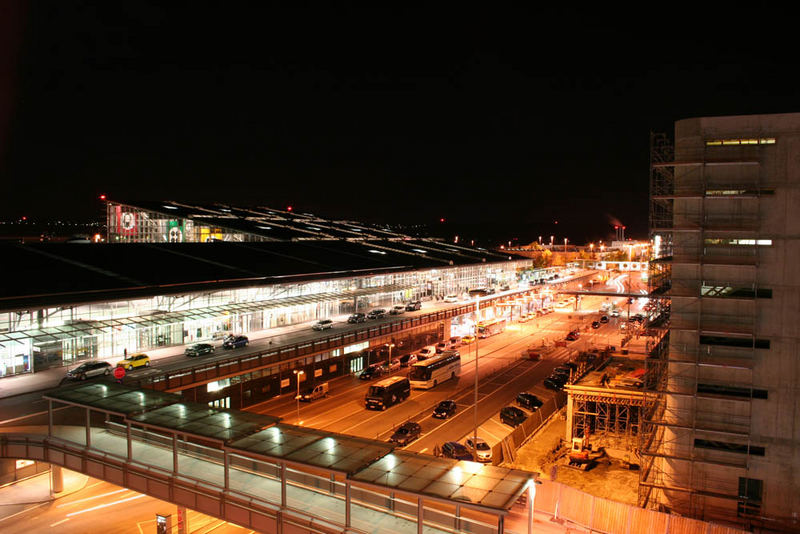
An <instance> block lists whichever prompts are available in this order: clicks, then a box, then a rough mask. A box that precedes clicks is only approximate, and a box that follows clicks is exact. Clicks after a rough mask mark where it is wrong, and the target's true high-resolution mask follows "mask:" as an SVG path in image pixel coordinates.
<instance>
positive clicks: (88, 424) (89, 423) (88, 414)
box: [86, 408, 92, 447]
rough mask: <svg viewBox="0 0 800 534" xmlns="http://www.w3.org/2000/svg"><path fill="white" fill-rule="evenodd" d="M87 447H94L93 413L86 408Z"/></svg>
mask: <svg viewBox="0 0 800 534" xmlns="http://www.w3.org/2000/svg"><path fill="white" fill-rule="evenodd" d="M86 446H87V447H91V446H92V412H91V410H90V409H89V408H86Z"/></svg>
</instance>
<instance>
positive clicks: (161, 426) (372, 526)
mask: <svg viewBox="0 0 800 534" xmlns="http://www.w3.org/2000/svg"><path fill="white" fill-rule="evenodd" d="M44 398H45V399H46V400H47V401H48V411H47V420H46V421H44V420H42V421H33V422H32V423H39V424H31V425H29V426H24V427H15V428H13V429H11V428H6V429H4V432H3V433H2V434H0V456H2V457H5V458H18V459H32V460H39V461H44V462H49V463H51V464H54V465H58V466H62V467H65V468H67V469H71V470H73V471H77V472H81V473H85V474H86V475H89V476H92V477H95V478H98V479H101V480H105V481H108V482H111V483H113V484H116V485H119V486H122V487H125V488H128V489H131V490H134V491H138V492H140V493H144V494H147V495H150V496H153V497H155V498H158V499H161V500H164V501H168V502H171V503H174V504H176V505H179V506H185V507H187V508H191V509H193V510H196V511H198V512H201V513H204V514H207V515H210V516H214V517H217V518H219V519H223V520H226V521H230V522H232V523H236V524H238V525H241V526H243V527H247V528H251V529H254V530H257V531H260V532H268V533H284V532H293V533H295V532H297V533H301V532H302V533H320V534H322V533H324V534H329V533H342V532H356V533H360V532H365V533H366V532H374V533H387V534H388V533H398V532H409V533H413V532H416V533H431V534H433V533H454V532H470V533H476V534H500V533H503V532H510V530H509V529H507V528H506V526H505V518H506V516H507V515H508V514H509V511H510V510H511V508H512V507H514V506H515V504H516V503H517V501H518V500H520V498H521V497H523V500H524V501H525V502H526V503H527V504H526V505H525V508H523V509H524V510H526V512H527V525H525V524H524V523H525V522H523V524H521V525H520V526H521V528H518V529H517V528H515V531H516V532H520V533H523V532H526V531H527V532H530V531H531V529H532V513H533V510H532V503H533V498H532V497H533V495H531V493H532V492H534V491H535V489H534V488H535V485H534V480H533V474H532V473H528V472H525V471H519V470H513V469H507V468H502V467H496V466H491V465H482V464H478V463H474V462H465V461H456V460H450V459H445V458H437V457H432V456H427V455H422V454H416V453H411V452H406V451H402V450H397V449H395V448H394V446H393V445H391V444H389V443H384V442H381V441H375V440H369V439H364V438H359V437H354V436H348V435H343V434H335V433H331V432H325V431H321V430H316V429H311V428H305V427H299V426H293V425H287V424H283V423H281V422H280V420H279V419H278V418H275V417H272V416H269V415H260V414H253V413H249V412H242V411H238V410H220V409H211V408H209V407H208V406H206V405H203V404H196V403H189V402H184V401H183V399H182V398H181V397H180V396H179V395H175V394H172V393H165V392H159V391H153V390H139V389H135V388H131V387H126V386H123V385H120V384H115V383H90V384H86V383H82V384H78V385H75V386H70V387H65V388H60V389H57V390H54V391H51V392H49V393H47V394H46V395H45V397H44ZM518 511H519V505H516V508H515V512H514V513H515V514H517V513H518Z"/></svg>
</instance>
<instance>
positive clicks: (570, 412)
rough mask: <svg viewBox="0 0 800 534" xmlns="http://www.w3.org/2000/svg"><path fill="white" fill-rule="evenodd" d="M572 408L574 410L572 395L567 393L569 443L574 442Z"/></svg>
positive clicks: (567, 435) (567, 432) (567, 437)
mask: <svg viewBox="0 0 800 534" xmlns="http://www.w3.org/2000/svg"><path fill="white" fill-rule="evenodd" d="M572 410H573V403H572V395H567V425H566V426H567V428H566V439H567V443H568V444H571V443H572Z"/></svg>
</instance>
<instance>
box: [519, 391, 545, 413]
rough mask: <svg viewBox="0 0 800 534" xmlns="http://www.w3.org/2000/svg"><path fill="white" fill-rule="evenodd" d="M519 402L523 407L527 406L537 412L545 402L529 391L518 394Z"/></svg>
mask: <svg viewBox="0 0 800 534" xmlns="http://www.w3.org/2000/svg"><path fill="white" fill-rule="evenodd" d="M517 404H519V405H520V406H522V407H523V408H527V409H528V410H530V411H532V412H535V411H536V410H538V409H539V408H541V406H542V405H543V404H544V402H542V400H541V399H540V398H539V397H537V396H536V395H534V394H533V393H528V392H527V391H523V392H522V393H520V394H518V395H517Z"/></svg>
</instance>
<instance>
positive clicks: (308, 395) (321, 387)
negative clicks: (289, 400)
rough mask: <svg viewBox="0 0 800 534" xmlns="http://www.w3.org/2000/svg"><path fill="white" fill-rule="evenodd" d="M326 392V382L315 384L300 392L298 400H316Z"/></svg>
mask: <svg viewBox="0 0 800 534" xmlns="http://www.w3.org/2000/svg"><path fill="white" fill-rule="evenodd" d="M328 392H330V386H328V383H327V382H325V383H322V384H317V385H316V386H314V387H312V388H308V389H306V390H305V391H304V392H303V393H301V394H300V400H301V401H306V402H311V401H312V400H316V399H319V398H322V397H327V396H328Z"/></svg>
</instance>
